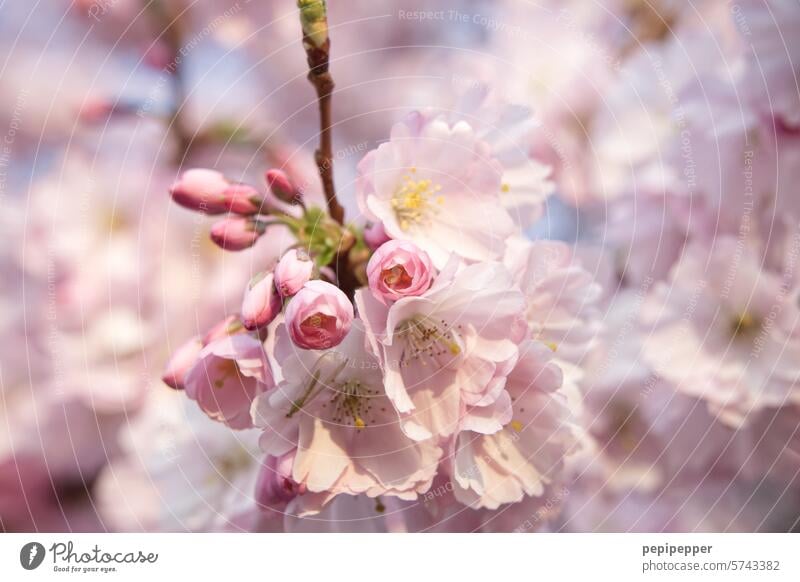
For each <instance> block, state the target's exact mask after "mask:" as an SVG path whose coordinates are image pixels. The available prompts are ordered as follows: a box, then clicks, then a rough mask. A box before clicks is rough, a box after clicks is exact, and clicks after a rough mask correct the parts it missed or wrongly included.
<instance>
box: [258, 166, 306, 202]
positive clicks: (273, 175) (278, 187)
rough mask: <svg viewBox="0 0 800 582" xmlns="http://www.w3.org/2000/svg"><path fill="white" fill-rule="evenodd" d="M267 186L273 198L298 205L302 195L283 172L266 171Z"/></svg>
mask: <svg viewBox="0 0 800 582" xmlns="http://www.w3.org/2000/svg"><path fill="white" fill-rule="evenodd" d="M265 177H266V180H267V185H269V189H270V191H271V192H272V193H273V194H274V195H275V197H276V198H277V199H278V200H280V201H282V202H286V203H287V204H298V203H300V202H301V201H302V199H303V194H302V192H300V190H299V189H298V188H297V186H296V185H295V184H294V183H293V182H292V180H291V179H290V178H289V176H288V175H287V174H286V172H284V171H283V170H268V171H267V173H266V174H265Z"/></svg>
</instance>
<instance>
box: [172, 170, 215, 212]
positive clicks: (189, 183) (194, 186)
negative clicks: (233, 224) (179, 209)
mask: <svg viewBox="0 0 800 582" xmlns="http://www.w3.org/2000/svg"><path fill="white" fill-rule="evenodd" d="M228 186H230V183H229V182H228V180H226V179H225V176H223V175H222V174H220V173H219V172H216V171H214V170H205V169H202V168H197V169H193V170H187V171H185V172H184V173H183V174H181V177H180V178H179V179H178V181H177V182H175V183H174V184H173V185H172V188H170V190H169V193H170V194H171V195H172V199H173V200H174V201H175V202H177V203H178V204H180V205H181V206H183V207H184V208H188V209H189V210H197V211H199V212H203V213H205V214H222V213H223V212H227V211H228V205H227V204H226V201H225V190H226V189H227V188H228Z"/></svg>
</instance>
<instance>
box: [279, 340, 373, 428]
mask: <svg viewBox="0 0 800 582" xmlns="http://www.w3.org/2000/svg"><path fill="white" fill-rule="evenodd" d="M325 357H328V355H323V356H321V357H320V360H318V362H317V366H316V370H315V371H314V373H313V374H312V375H311V380H310V381H309V384H308V386H307V387H306V389H305V390H304V391H303V394H302V395H301V396H300V398H298V399H297V400H295V401H294V402H293V403H292V407H291V410H290V411H289V412H288V413H287V414H286V417H287V418H291V417H292V416H293V415H294V414H295V413H296V412H298V411H299V410H302V409H303V408H305V407H307V406H308V405H309V404H311V402H312V401H314V400H317V399H318V397H320V395H322V396H321V397H320V398H319V406H318V408H317V409H316V413H317V414H318V416H319V417H325V418H327V419H328V420H329V421H330V422H333V423H336V424H339V425H344V426H352V427H354V428H355V429H356V430H361V429H362V428H365V427H367V426H369V425H370V424H375V419H374V418H373V416H372V407H373V403H374V402H375V398H377V397H378V391H377V390H375V389H373V388H371V387H370V386H367V385H365V384H363V383H362V382H361V380H359V379H356V378H348V379H346V380H338V379H337V378H338V376H339V374H341V372H342V371H343V370H345V369H347V368H348V364H349V363H350V360H347V359H345V360H344V361H342V362H341V363H340V364H339V365H338V366H336V368H335V369H334V370H333V371H332V372H331V374H329V375H328V376H327V378H326V380H325V381H321V375H322V374H321V371H320V368H319V363H320V361H321V360H322V359H323V358H325ZM323 393H324V394H323Z"/></svg>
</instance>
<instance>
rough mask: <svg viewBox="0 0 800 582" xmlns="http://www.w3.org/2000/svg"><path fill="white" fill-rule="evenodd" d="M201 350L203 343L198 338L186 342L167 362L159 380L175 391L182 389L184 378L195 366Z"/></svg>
mask: <svg viewBox="0 0 800 582" xmlns="http://www.w3.org/2000/svg"><path fill="white" fill-rule="evenodd" d="M202 349H203V342H202V341H200V338H199V337H193V338H192V339H190V340H189V341H188V342H186V343H185V344H183V345H182V346H181V347H179V348H178V349H177V350H175V353H173V354H172V357H171V358H170V359H169V362H167V368H166V370H164V375H163V376H161V380H162V381H163V382H164V384H166V385H167V386H169V387H170V388H174V389H175V390H183V389H184V383H183V380H184V377H185V376H186V372H188V371H189V369H190V368H191V367H192V366H194V365H195V363H196V362H197V360H198V357H199V356H200V352H201V351H202Z"/></svg>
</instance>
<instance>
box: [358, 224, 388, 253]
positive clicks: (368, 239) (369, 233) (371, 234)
mask: <svg viewBox="0 0 800 582" xmlns="http://www.w3.org/2000/svg"><path fill="white" fill-rule="evenodd" d="M389 240H390V239H389V235H388V234H386V231H385V230H384V229H383V223H381V222H373V223H372V224H370V225H369V226H368V227H366V228H365V229H364V242H365V243H367V246H368V247H369V248H370V249H371V250H373V251H374V250H375V249H377V248H378V247H379V246H381V245H382V244H383V243H385V242H389Z"/></svg>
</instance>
